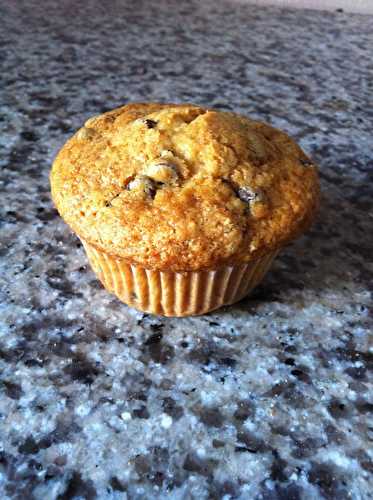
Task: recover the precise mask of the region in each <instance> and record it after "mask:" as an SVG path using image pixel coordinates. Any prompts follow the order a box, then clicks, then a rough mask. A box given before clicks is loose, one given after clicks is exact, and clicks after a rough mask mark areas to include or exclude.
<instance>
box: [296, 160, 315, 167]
mask: <svg viewBox="0 0 373 500" xmlns="http://www.w3.org/2000/svg"><path fill="white" fill-rule="evenodd" d="M299 162H300V163H301V165H303V167H310V166H311V165H313V163H312V161H310V160H305V159H304V158H300V159H299Z"/></svg>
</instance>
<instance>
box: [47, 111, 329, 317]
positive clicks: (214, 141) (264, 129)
mask: <svg viewBox="0 0 373 500" xmlns="http://www.w3.org/2000/svg"><path fill="white" fill-rule="evenodd" d="M51 186H52V197H53V200H54V202H55V205H56V207H57V209H58V211H59V213H60V215H61V216H62V217H63V218H64V220H65V221H66V222H67V223H68V224H69V226H70V227H71V228H72V230H73V231H74V232H75V233H76V234H77V235H78V236H79V238H80V239H81V241H82V242H83V245H84V247H85V249H86V251H87V254H88V258H89V260H90V262H91V264H92V267H93V269H94V270H95V272H96V273H97V275H98V277H99V279H100V280H101V281H102V283H103V284H104V286H105V287H106V288H107V289H108V290H109V291H111V292H114V293H115V294H116V295H117V296H118V297H119V298H120V299H121V300H122V301H124V302H125V303H127V304H129V305H131V306H134V307H136V308H138V309H141V310H143V311H148V312H152V313H156V314H163V315H168V316H184V315H191V314H202V313H205V312H208V311H210V310H212V309H215V308H217V307H220V306H222V305H224V304H230V303H233V302H235V301H237V300H239V299H241V298H242V297H243V296H245V295H246V294H247V293H248V292H249V291H250V290H251V289H252V288H253V287H254V286H256V285H257V283H259V281H260V280H261V279H262V278H263V276H264V274H265V273H266V271H267V269H268V268H269V266H270V264H271V262H272V260H273V258H274V257H275V256H276V254H277V253H278V251H279V250H280V249H281V248H282V247H283V246H284V245H286V244H287V243H288V242H290V241H291V240H293V239H294V238H296V237H297V236H299V235H300V234H301V233H302V232H303V231H305V230H306V229H307V228H308V226H309V225H310V223H311V222H312V220H313V219H314V216H315V213H316V211H317V207H318V200H319V183H318V175H317V168H316V167H315V165H314V164H313V162H312V161H311V160H310V159H309V158H308V157H307V156H306V155H305V153H304V152H303V151H302V150H301V149H300V147H299V146H298V145H297V144H296V143H295V142H294V141H293V140H292V139H291V138H290V137H288V136H287V135H286V134H285V133H284V132H282V131H280V130H277V129H275V128H273V127H271V126H270V125H267V124H264V123H260V122H257V121H253V120H250V119H249V118H246V117H244V116H241V115H238V114H234V113H230V112H222V111H216V110H213V109H206V108H202V107H199V106H194V105H176V104H156V103H148V104H129V105H126V106H123V107H121V108H118V109H115V110H113V111H110V112H108V113H104V114H102V115H100V116H97V117H93V118H90V119H89V120H88V121H87V122H86V123H85V126H84V127H83V128H81V129H80V130H79V131H78V132H77V133H76V134H75V135H74V136H73V137H72V138H71V139H70V140H69V141H68V142H67V143H66V144H65V145H64V147H63V148H62V149H61V151H60V152H59V154H58V155H57V157H56V159H55V161H54V164H53V168H52V172H51Z"/></svg>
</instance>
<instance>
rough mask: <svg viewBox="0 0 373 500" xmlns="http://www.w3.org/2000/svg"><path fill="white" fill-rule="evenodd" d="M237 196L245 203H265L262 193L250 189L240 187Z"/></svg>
mask: <svg viewBox="0 0 373 500" xmlns="http://www.w3.org/2000/svg"><path fill="white" fill-rule="evenodd" d="M237 196H238V197H239V199H240V200H241V201H244V202H245V203H253V202H258V201H263V194H262V193H261V192H260V191H253V190H252V189H250V188H248V187H240V188H239V189H238V190H237Z"/></svg>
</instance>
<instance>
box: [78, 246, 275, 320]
mask: <svg viewBox="0 0 373 500" xmlns="http://www.w3.org/2000/svg"><path fill="white" fill-rule="evenodd" d="M82 243H83V246H84V248H85V251H86V253H87V256H88V260H89V262H90V264H91V266H92V268H93V270H94V272H95V273H96V275H97V277H98V278H99V280H100V281H101V282H102V284H103V285H104V287H105V288H106V289H107V290H108V291H109V292H111V293H114V294H115V295H116V296H117V297H118V298H119V299H120V300H121V301H122V302H124V303H126V304H128V305H129V306H131V307H134V308H136V309H139V310H141V311H144V312H149V313H152V314H159V315H162V316H193V315H199V314H205V313H207V312H209V311H213V310H214V309H217V308H219V307H221V306H224V305H228V304H233V303H234V302H237V301H239V300H241V299H242V298H243V297H245V295H247V294H248V293H249V292H250V291H251V290H252V289H253V288H254V287H255V286H256V285H257V284H258V283H259V282H260V281H261V280H262V279H263V277H264V276H265V274H266V273H267V271H268V269H269V267H270V266H271V264H272V261H273V259H274V258H275V257H276V255H277V253H278V251H277V250H276V251H274V252H271V253H268V254H267V255H265V256H263V257H261V258H259V259H257V260H254V261H250V262H248V263H246V264H238V265H235V266H222V267H220V268H219V269H217V270H205V271H190V272H172V271H155V270H150V269H145V268H144V267H141V266H135V265H133V264H129V263H128V262H127V261H126V260H125V259H122V258H120V257H115V256H112V255H109V254H107V253H106V252H103V251H101V250H98V249H97V248H96V247H94V246H92V245H90V244H89V243H87V242H86V241H83V240H82Z"/></svg>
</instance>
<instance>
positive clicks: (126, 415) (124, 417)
mask: <svg viewBox="0 0 373 500" xmlns="http://www.w3.org/2000/svg"><path fill="white" fill-rule="evenodd" d="M120 418H121V419H122V420H124V421H125V422H128V421H129V420H131V419H132V416H131V414H130V412H128V411H124V412H123V413H122V414H121V416H120Z"/></svg>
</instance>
